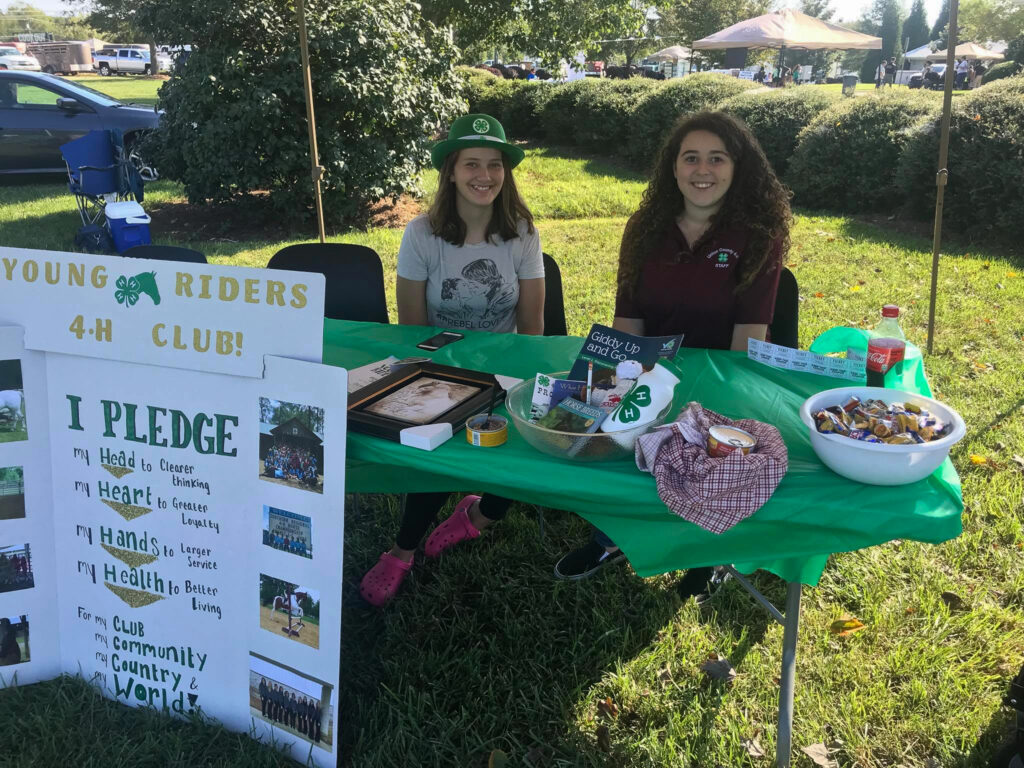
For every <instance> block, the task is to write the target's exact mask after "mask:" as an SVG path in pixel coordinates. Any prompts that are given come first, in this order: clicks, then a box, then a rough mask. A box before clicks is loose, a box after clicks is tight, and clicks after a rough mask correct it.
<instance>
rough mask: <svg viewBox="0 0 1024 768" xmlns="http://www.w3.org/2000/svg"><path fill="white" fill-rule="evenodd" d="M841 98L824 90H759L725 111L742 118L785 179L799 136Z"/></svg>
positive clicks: (725, 106)
mask: <svg viewBox="0 0 1024 768" xmlns="http://www.w3.org/2000/svg"><path fill="white" fill-rule="evenodd" d="M841 99H842V96H841V95H840V94H838V93H836V92H834V91H826V90H824V89H823V88H808V87H803V88H782V89H778V88H777V89H774V90H768V89H765V90H757V91H748V92H746V93H741V94H739V95H738V96H733V97H732V98H731V99H729V100H728V101H726V102H725V103H724V104H723V105H722V109H724V110H725V111H727V112H731V113H732V114H734V115H736V117H739V118H740V119H742V120H743V121H744V122H745V123H746V124H747V125H748V126H750V130H751V131H753V133H754V135H755V136H757V140H758V141H759V142H760V143H761V148H762V149H764V153H765V155H766V156H767V157H768V162H770V163H771V164H772V167H773V168H774V169H775V173H776V174H778V175H779V176H780V177H782V176H783V175H784V174H785V172H786V168H787V166H788V165H789V159H790V157H792V155H793V152H794V151H795V150H796V143H797V136H798V135H799V134H800V131H802V130H803V129H804V128H806V127H807V126H808V125H809V124H810V122H811V121H812V120H813V119H814V118H815V117H817V116H818V115H819V114H820V113H821V112H822V111H824V110H825V109H826V108H828V107H830V106H833V105H835V104H836V103H838V102H839V101H840V100H841Z"/></svg>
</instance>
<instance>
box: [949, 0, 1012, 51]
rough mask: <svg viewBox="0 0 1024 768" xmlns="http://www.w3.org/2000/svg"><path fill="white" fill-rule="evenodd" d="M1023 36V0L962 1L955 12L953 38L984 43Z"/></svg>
mask: <svg viewBox="0 0 1024 768" xmlns="http://www.w3.org/2000/svg"><path fill="white" fill-rule="evenodd" d="M1020 35H1024V3H1021V2H1018V0H963V2H962V3H961V4H960V9H959V12H958V14H957V37H959V38H960V40H961V41H964V40H971V41H973V42H976V43H979V44H980V43H985V42H987V41H991V40H1004V41H1009V40H1013V39H1014V38H1016V37H1019V36H1020Z"/></svg>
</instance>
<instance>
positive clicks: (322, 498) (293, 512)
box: [0, 249, 347, 766]
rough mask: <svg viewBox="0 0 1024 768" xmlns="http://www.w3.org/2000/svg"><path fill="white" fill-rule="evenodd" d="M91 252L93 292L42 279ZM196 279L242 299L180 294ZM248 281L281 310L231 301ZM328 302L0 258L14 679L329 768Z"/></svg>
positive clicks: (335, 373) (332, 751) (336, 465)
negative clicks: (297, 301) (225, 732)
mask: <svg viewBox="0 0 1024 768" xmlns="http://www.w3.org/2000/svg"><path fill="white" fill-rule="evenodd" d="M85 259H88V260H89V268H90V269H91V270H92V273H95V274H99V273H98V272H97V271H96V270H98V269H100V268H102V269H103V270H104V272H103V274H105V275H106V281H105V283H104V287H103V288H95V287H90V286H91V285H92V283H89V282H87V284H86V285H84V286H83V285H78V283H77V280H71V284H70V285H69V284H68V283H67V282H64V283H61V282H60V280H58V283H57V284H51V283H50V282H48V281H47V280H46V275H47V274H49V275H50V277H51V278H54V277H55V276H56V275H57V273H58V268H59V269H60V270H61V272H60V273H61V274H63V275H64V276H65V278H66V277H67V275H68V274H71V272H70V271H69V270H72V271H73V270H74V269H75V268H74V266H73V265H74V264H75V263H81V262H83V260H85ZM30 261H35V262H36V263H37V264H39V265H40V267H39V271H38V273H35V274H37V275H39V276H41V277H40V278H39V279H36V280H35V281H31V282H26V281H25V279H24V278H25V273H24V272H22V273H21V276H20V278H19V273H18V270H19V269H22V270H23V269H24V264H26V263H28V262H30ZM47 265H49V267H47ZM47 268H49V269H50V272H49V273H47V272H46V269H47ZM145 273H148V274H150V275H151V277H150V278H147V280H150V281H152V284H151V285H147V286H145V288H146V289H147V290H148V292H147V290H142V291H139V293H140V294H142V295H140V296H136V297H135V301H134V302H132V303H130V297H129V296H128V294H127V293H126V292H127V291H129V290H131V291H135V289H136V288H137V287H138V286H137V283H138V280H136V283H131V282H130V279H131V278H132V277H134V276H136V275H138V274H145ZM29 274H32V273H31V272H30V273H29ZM126 275H127V276H128V279H126V280H123V281H122V280H121V278H122V277H125V276H126ZM62 279H63V278H62ZM96 282H97V284H98V283H101V282H104V281H102V280H100V279H99V278H97V280H96ZM190 282H191V284H192V285H193V286H203V285H204V284H205V285H207V286H218V285H226V286H229V287H228V288H226V289H225V293H224V294H223V295H224V296H225V297H229V298H224V299H221V298H218V296H219V295H220V294H219V293H218V290H219V289H216V290H214V289H212V288H211V292H210V294H209V298H206V299H198V298H195V296H198V295H199V294H198V293H195V294H194V297H193V299H192V300H189V299H188V297H186V296H183V295H180V294H179V292H178V290H177V288H178V287H179V286H183V285H187V284H189V283H190ZM120 283H124V284H123V285H120ZM236 284H237V286H238V287H239V288H238V290H239V291H241V292H242V295H244V292H245V291H246V290H249V291H250V292H252V291H256V290H257V288H256V287H253V286H263V287H264V288H265V287H266V286H271V294H269V295H271V296H272V297H273V298H272V300H271V301H270V302H269V303H268V302H267V301H266V295H268V294H263V296H264V298H263V300H262V303H261V302H245V301H244V300H243V301H242V302H241V303H238V299H237V297H235V298H230V297H231V296H232V292H233V289H232V288H230V286H232V285H236ZM247 286H248V287H247ZM298 286H301V290H300V289H299V288H298ZM323 291H324V287H323V277H322V275H312V274H305V273H291V272H278V271H269V270H254V269H240V268H232V267H216V266H213V265H201V264H200V265H196V264H181V263H172V262H141V261H138V260H131V259H128V260H126V259H114V258H105V257H91V256H90V257H84V256H81V255H78V254H59V253H51V252H33V251H16V250H15V249H0V324H4V323H7V324H10V325H7V326H6V327H0V392H18V393H20V394H21V397H22V401H21V403H19V404H17V405H18V406H19V408H20V410H19V409H18V408H13V407H11V406H13V405H15V403H14V401H15V400H16V399H17V397H16V396H15V395H10V396H9V397H8V398H7V400H5V399H4V398H3V397H2V396H0V490H2V489H5V488H6V489H8V490H10V489H11V488H15V489H16V485H15V483H14V481H15V480H16V479H17V478H16V475H17V474H18V473H15V472H8V473H6V474H4V472H3V470H4V468H7V467H20V468H22V470H23V472H22V473H21V477H22V481H23V487H24V490H23V494H22V496H21V499H22V502H21V504H22V507H23V513H22V514H21V515H20V516H19V515H18V513H19V512H21V509H22V507H19V506H17V504H16V503H11V504H8V506H7V507H4V506H2V505H3V502H2V500H3V499H4V498H5V496H0V619H2V618H7V619H8V622H7V623H6V624H3V622H0V624H2V627H0V650H2V646H3V643H4V642H6V644H7V646H8V650H9V652H10V656H9V660H10V661H11V662H12V663H5V662H4V661H3V660H2V659H0V676H2V677H3V679H4V682H6V683H8V684H10V683H11V682H14V683H15V684H25V683H29V682H35V681H37V680H43V679H47V678H50V677H53V676H55V675H57V674H59V673H61V672H68V673H71V674H75V673H81V674H82V675H84V676H85V677H86V678H87V679H91V680H93V681H94V682H95V683H96V684H97V685H98V686H100V687H101V688H102V690H103V691H104V693H105V694H106V695H107V696H109V697H111V698H114V699H116V700H118V701H120V702H122V703H124V704H128V705H133V706H154V707H156V708H158V709H161V710H164V711H166V712H168V713H170V714H175V713H177V714H186V713H188V712H190V711H193V710H195V709H197V708H198V709H201V710H202V711H203V712H204V713H205V714H206V715H208V716H211V717H213V718H215V719H217V720H219V721H220V722H222V723H223V724H224V725H225V727H227V728H229V729H231V730H236V731H242V732H252V733H253V735H254V736H256V737H257V738H264V739H265V740H266V741H267V742H269V741H270V740H271V737H273V740H274V741H275V742H276V743H277V744H278V745H279V746H280V747H281V748H282V749H283V750H284V751H285V752H286V753H287V754H288V755H289V756H290V757H292V758H293V759H296V760H299V761H300V762H311V763H313V764H316V765H324V766H326V765H331V766H333V765H334V764H335V763H336V760H337V754H338V752H337V747H338V744H337V741H338V711H337V705H338V690H337V688H338V679H339V657H340V634H341V632H340V629H341V628H340V624H341V570H342V567H341V564H342V537H343V530H344V489H345V480H344V468H345V434H346V415H345V406H346V392H347V386H346V384H347V374H346V372H345V371H344V370H343V369H340V368H333V367H329V366H323V365H320V364H319V362H318V361H319V359H320V350H321V346H322V342H321V338H322V326H323V319H322V318H323V316H322V312H323ZM69 292H71V293H74V294H75V298H74V300H73V302H72V301H71V300H70V299H69ZM26 293H28V294H31V295H30V296H26V295H25V294H26ZM150 293H153V294H155V295H158V296H159V297H160V299H161V300H160V302H159V303H157V302H156V301H152V300H151V298H150ZM181 293H182V294H183V293H184V292H181ZM297 293H301V295H302V296H303V297H304V302H302V303H301V304H302V305H301V306H289V305H288V303H287V302H286V303H285V304H284V305H281V304H279V303H278V302H277V297H279V296H292V297H294V296H295V295H296V294H297ZM115 294H117V295H116V296H115ZM253 295H255V294H253ZM11 296H16V297H17V299H16V300H14V301H8V299H9V298H10V297H11ZM143 296H144V297H143ZM121 299H124V300H123V301H122V300H121ZM139 307H141V310H140V309H139ZM79 317H81V318H86V319H85V320H84V322H83V323H81V324H78V323H76V318H79ZM95 318H100V319H102V320H104V321H105V322H104V323H99V322H98V321H97V320H95ZM76 325H77V326H78V327H75V326H76ZM22 328H24V334H23V331H22ZM186 328H188V329H189V330H188V332H185V331H184V329H186ZM175 329H182V330H181V331H180V333H179V331H176V330H175ZM90 330H92V333H91V334H90V333H89V331H90ZM207 331H209V339H210V342H209V344H206V343H205V341H204V339H205V338H206V337H207ZM218 332H222V333H225V334H227V335H226V336H224V337H222V338H223V342H222V343H220V347H218V341H217V338H218V337H217V333H218ZM176 334H179V338H178V339H177V340H176ZM180 334H184V335H183V336H182V335H180ZM23 337H24V344H23V343H22V338H23ZM186 337H187V338H186ZM193 338H195V339H199V343H197V344H193V343H192V340H193ZM177 341H181V343H180V344H178V343H176V342H177ZM161 342H163V343H161ZM229 343H230V346H229ZM33 347H35V348H33ZM276 355H280V356H276ZM294 356H298V357H302V358H306V359H307V360H312V361H314V362H307V361H306V360H297V359H291V358H292V357H294ZM14 361H16V362H17V365H16V366H15V365H11V364H9V363H12V362H14ZM5 363H8V364H6V365H5ZM170 366H173V367H170ZM5 377H6V379H5ZM15 385H20V386H15ZM4 403H8V405H7V406H5V405H4ZM5 478H6V479H7V480H8V482H7V484H6V485H4V480H5ZM7 495H8V496H13V495H15V494H14V493H8V494H7ZM5 509H6V510H7V512H8V513H9V514H10V515H11V519H4V515H5ZM5 553H6V554H5ZM11 563H14V566H13V567H11ZM5 575H10V579H8V580H7V581H4V578H5ZM7 587H9V588H7ZM22 617H25V618H24V620H23V619H22ZM12 642H13V643H15V644H17V649H18V653H19V656H20V658H19V659H18V660H17V661H15V660H14V655H15V654H14V650H13V648H11V644H12Z"/></svg>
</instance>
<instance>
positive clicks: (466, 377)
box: [348, 362, 505, 443]
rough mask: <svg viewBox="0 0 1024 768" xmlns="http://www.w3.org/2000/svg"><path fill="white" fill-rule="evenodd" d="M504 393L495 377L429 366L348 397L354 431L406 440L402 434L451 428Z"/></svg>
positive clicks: (406, 369) (407, 369)
mask: <svg viewBox="0 0 1024 768" xmlns="http://www.w3.org/2000/svg"><path fill="white" fill-rule="evenodd" d="M504 399H505V390H504V389H502V387H501V385H500V384H499V383H498V380H497V379H496V378H495V377H494V376H493V375H492V374H490V373H483V372H481V371H473V370H469V369H466V368H455V367H453V366H449V365H439V364H437V363H431V362H424V363H412V364H409V365H405V366H403V367H402V368H401V369H400V370H398V371H396V372H394V373H391V374H388V375H387V376H385V377H384V378H382V379H379V380H377V381H375V382H373V383H371V384H368V385H367V386H365V387H363V388H362V389H360V390H357V391H355V392H352V393H351V394H349V404H348V428H349V431H351V432H357V433H360V434H364V435H373V436H374V437H382V438H384V439H386V440H393V441H394V442H396V443H397V442H400V441H401V432H402V430H403V429H406V428H408V427H416V426H421V425H424V424H444V423H448V424H451V425H452V431H453V432H457V431H458V430H459V429H461V427H462V425H463V424H465V423H466V419H468V418H469V417H470V416H473V415H474V414H477V413H481V412H483V411H486V410H487V409H488V408H489V407H490V405H491V401H492V400H494V401H495V402H496V403H501V402H503V401H504Z"/></svg>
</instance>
